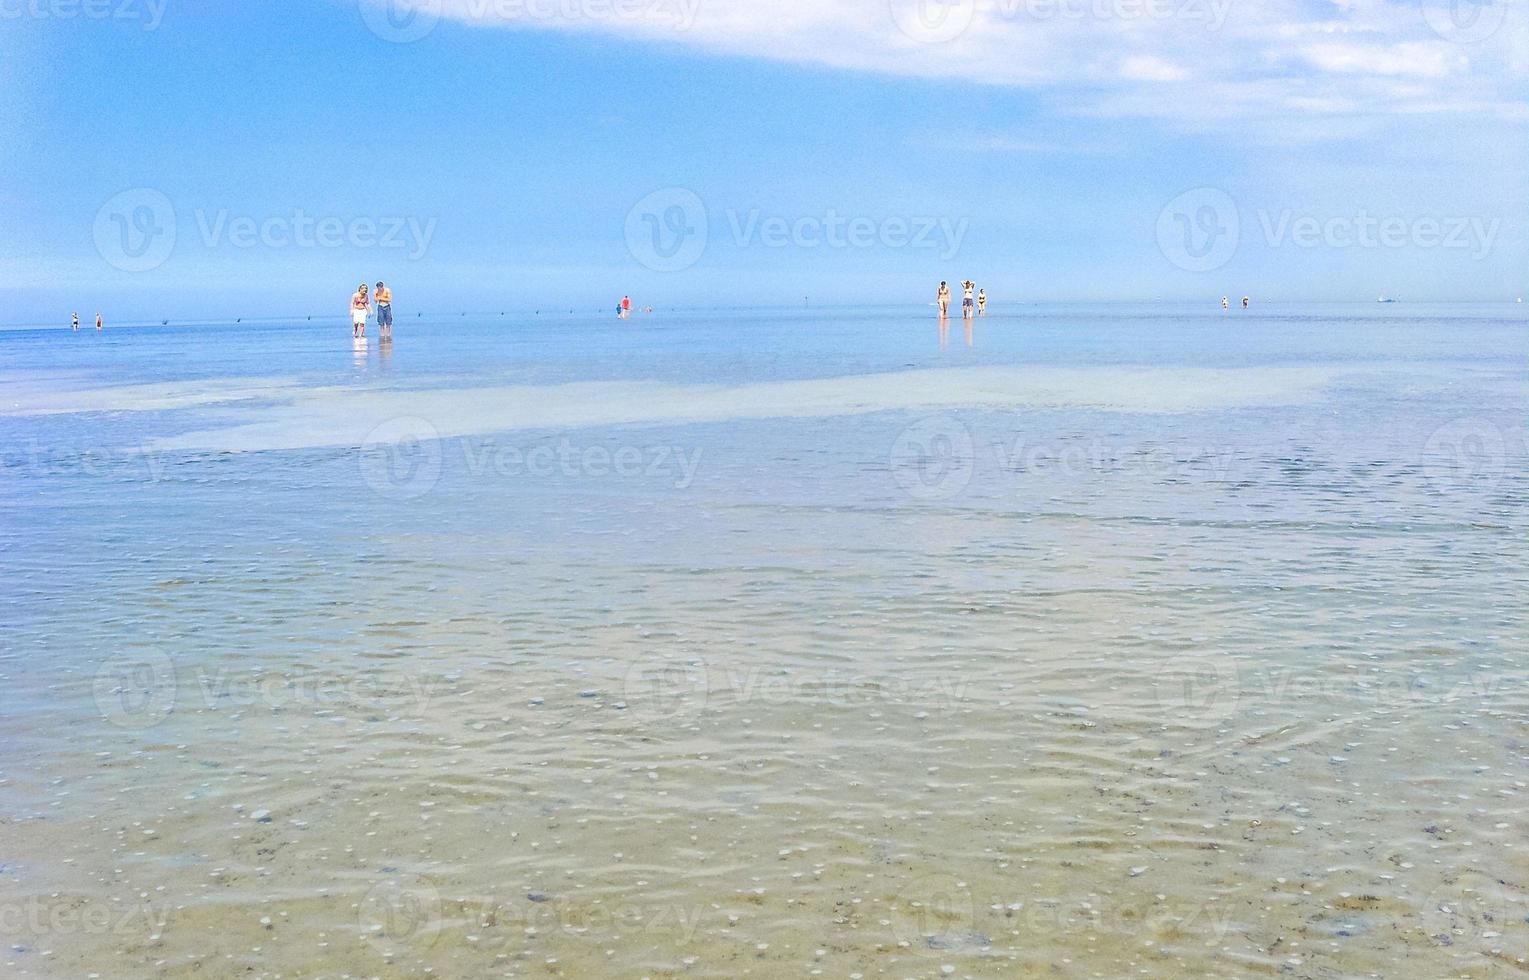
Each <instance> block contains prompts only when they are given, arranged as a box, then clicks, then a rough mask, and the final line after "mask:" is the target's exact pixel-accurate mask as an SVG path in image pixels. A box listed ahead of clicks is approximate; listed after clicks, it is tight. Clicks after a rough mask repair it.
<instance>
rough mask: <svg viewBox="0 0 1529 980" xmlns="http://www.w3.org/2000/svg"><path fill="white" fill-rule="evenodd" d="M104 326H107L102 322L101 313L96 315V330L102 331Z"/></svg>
mask: <svg viewBox="0 0 1529 980" xmlns="http://www.w3.org/2000/svg"><path fill="white" fill-rule="evenodd" d="M104 326H105V324H103V323H102V322H101V314H99V313H97V314H96V329H97V330H100V329H102V328H103V327H104Z"/></svg>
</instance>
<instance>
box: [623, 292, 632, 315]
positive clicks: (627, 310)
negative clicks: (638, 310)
mask: <svg viewBox="0 0 1529 980" xmlns="http://www.w3.org/2000/svg"><path fill="white" fill-rule="evenodd" d="M631 315H632V297H630V296H623V297H621V319H623V320H625V319H626V318H627V317H629V316H631Z"/></svg>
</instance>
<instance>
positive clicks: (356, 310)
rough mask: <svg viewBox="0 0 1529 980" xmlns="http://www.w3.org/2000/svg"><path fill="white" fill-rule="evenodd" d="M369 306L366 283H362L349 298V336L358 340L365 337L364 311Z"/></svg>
mask: <svg viewBox="0 0 1529 980" xmlns="http://www.w3.org/2000/svg"><path fill="white" fill-rule="evenodd" d="M369 305H370V304H369V303H368V302H367V298H366V283H364V282H363V283H362V284H361V285H359V286H357V287H356V291H355V292H354V293H353V294H351V297H350V335H351V336H352V337H354V338H356V339H358V340H359V339H360V338H362V337H365V336H366V309H367V307H368V306H369Z"/></svg>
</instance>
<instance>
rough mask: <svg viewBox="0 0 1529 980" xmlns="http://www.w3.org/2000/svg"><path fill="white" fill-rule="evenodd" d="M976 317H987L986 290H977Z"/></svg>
mask: <svg viewBox="0 0 1529 980" xmlns="http://www.w3.org/2000/svg"><path fill="white" fill-rule="evenodd" d="M977 315H978V316H987V290H986V289H979V290H977Z"/></svg>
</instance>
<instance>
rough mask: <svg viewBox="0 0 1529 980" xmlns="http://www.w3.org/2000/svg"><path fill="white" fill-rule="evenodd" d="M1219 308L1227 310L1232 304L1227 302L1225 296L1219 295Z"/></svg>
mask: <svg viewBox="0 0 1529 980" xmlns="http://www.w3.org/2000/svg"><path fill="white" fill-rule="evenodd" d="M1221 308H1222V309H1223V310H1229V309H1231V308H1232V304H1231V303H1229V302H1227V299H1226V297H1225V296H1223V297H1221Z"/></svg>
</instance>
